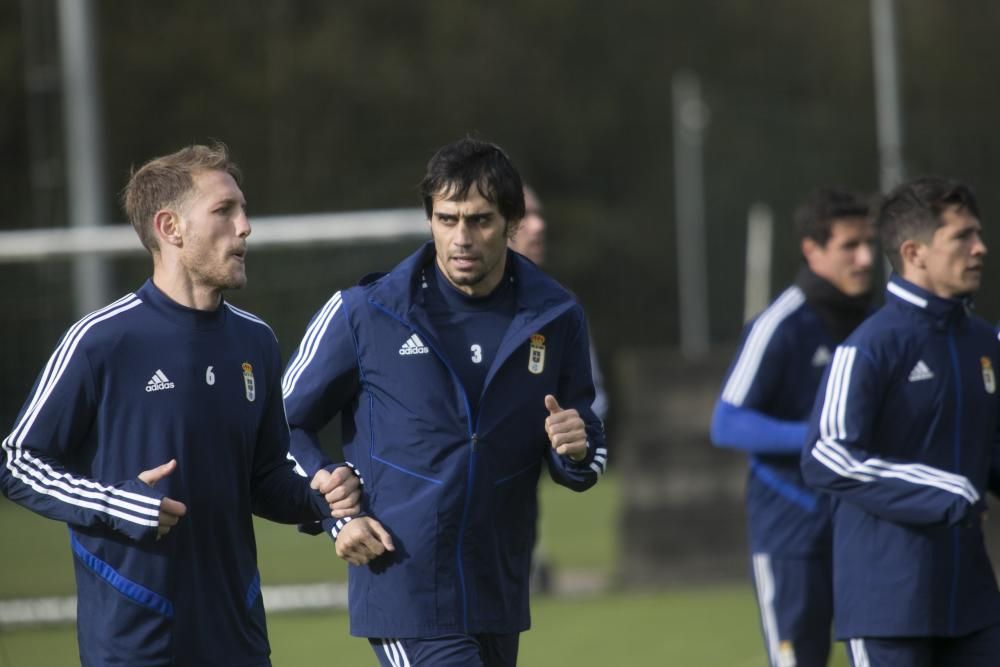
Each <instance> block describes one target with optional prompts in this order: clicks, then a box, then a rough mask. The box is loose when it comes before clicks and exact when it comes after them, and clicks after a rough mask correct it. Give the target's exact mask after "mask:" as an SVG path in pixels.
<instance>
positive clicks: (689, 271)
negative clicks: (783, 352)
mask: <svg viewBox="0 0 1000 667" xmlns="http://www.w3.org/2000/svg"><path fill="white" fill-rule="evenodd" d="M671 88H672V95H673V113H674V199H675V202H676V216H677V268H678V281H677V282H678V287H679V290H680V337H681V354H682V355H683V356H684V358H685V359H690V360H696V359H702V358H704V357H705V356H707V355H708V348H709V345H708V343H709V341H708V333H709V330H708V287H707V284H708V275H707V257H706V253H705V194H704V190H705V188H704V182H703V174H702V136H703V134H704V131H705V127H706V125H707V124H708V110H707V108H706V106H705V104H704V102H703V101H702V98H701V84H700V83H699V81H698V77H697V76H695V75H694V74H693V73H692V72H687V71H682V72H678V73H676V74H675V75H674V77H673V81H672V86H671Z"/></svg>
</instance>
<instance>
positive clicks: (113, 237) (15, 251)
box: [0, 208, 429, 264]
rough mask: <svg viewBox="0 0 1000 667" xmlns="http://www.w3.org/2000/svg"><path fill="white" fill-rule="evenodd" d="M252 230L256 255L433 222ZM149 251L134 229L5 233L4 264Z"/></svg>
mask: <svg viewBox="0 0 1000 667" xmlns="http://www.w3.org/2000/svg"><path fill="white" fill-rule="evenodd" d="M250 224H251V227H252V229H253V231H252V235H251V241H250V245H251V248H253V249H258V248H267V247H280V246H302V245H313V244H327V245H337V244H346V243H358V242H366V241H391V240H405V239H410V238H428V236H429V232H428V228H427V218H426V216H425V214H424V211H423V209H419V208H398V209H382V210H369V211H352V212H345V213H307V214H300V215H275V216H260V217H254V218H252V219H251V221H250ZM145 251H146V250H145V248H143V247H142V244H141V243H139V239H138V237H137V236H136V234H135V230H134V229H132V226H131V225H122V224H112V225H101V226H96V227H49V228H44V229H15V230H9V231H0V264H5V263H6V264H13V263H21V262H35V261H38V260H40V259H53V258H69V257H76V256H80V255H99V256H105V257H109V256H117V255H131V254H140V253H144V252H145Z"/></svg>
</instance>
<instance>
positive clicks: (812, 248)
mask: <svg viewBox="0 0 1000 667" xmlns="http://www.w3.org/2000/svg"><path fill="white" fill-rule="evenodd" d="M821 249H822V246H821V245H820V244H818V243H816V241H815V240H814V239H811V238H809V237H808V236H807V237H806V238H804V239H802V256H803V257H805V259H806V263H807V264H808V263H809V258H810V257H812V256H813V255H814V254H816V252H817V251H818V250H821Z"/></svg>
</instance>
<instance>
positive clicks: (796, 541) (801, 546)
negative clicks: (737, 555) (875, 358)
mask: <svg viewBox="0 0 1000 667" xmlns="http://www.w3.org/2000/svg"><path fill="white" fill-rule="evenodd" d="M795 226H796V231H797V234H798V237H799V247H800V249H801V252H802V259H803V264H802V267H801V268H800V269H799V272H798V275H797V276H796V277H795V282H794V283H793V284H792V285H791V286H790V287H788V289H786V290H785V291H784V292H782V293H781V294H780V295H779V296H778V298H777V299H775V300H774V301H773V302H772V303H771V304H770V305H769V306H768V307H767V308H766V309H765V310H764V311H763V312H762V313H760V315H758V316H757V317H755V318H754V319H753V320H751V321H750V322H749V323H747V325H746V327H745V328H744V331H743V336H742V339H741V341H740V345H739V349H738V350H737V353H736V358H735V359H734V361H733V363H732V366H731V367H730V369H729V372H728V374H727V377H726V380H725V383H724V384H723V388H722V394H721V396H720V397H719V399H718V401H717V402H716V405H715V410H714V414H713V416H712V427H711V438H712V442H713V444H715V445H716V446H717V447H727V448H734V449H740V450H743V451H745V452H747V453H748V454H749V455H750V473H749V477H748V481H747V498H746V508H747V525H748V534H749V539H750V553H751V564H752V573H753V580H754V584H755V587H756V591H757V603H758V607H759V610H760V619H761V628H762V631H763V635H764V643H765V647H766V649H767V654H768V657H769V659H770V663H771V665H772V667H790V666H793V665H794V666H796V667H819V666H821V665H826V664H827V659H828V656H829V653H830V643H831V639H830V628H831V622H832V619H833V599H832V586H833V584H832V577H833V574H832V570H831V529H830V502H829V499H828V498H826V497H825V496H823V495H822V494H817V493H816V492H814V491H812V490H810V489H808V488H806V485H805V482H804V481H803V479H802V474H801V472H800V471H799V457H800V454H801V452H802V449H803V446H804V444H805V436H806V427H807V420H808V418H809V414H810V412H811V410H812V407H813V402H814V400H815V398H816V391H817V389H818V387H819V384H820V380H821V378H822V375H823V372H824V370H825V369H826V367H827V364H828V363H829V362H830V359H831V356H832V350H833V349H834V348H835V347H836V346H837V344H839V343H840V342H841V341H842V340H844V338H846V337H847V335H848V334H849V333H850V332H851V331H853V330H854V328H855V327H857V326H858V325H859V324H861V322H862V321H863V320H864V319H865V317H867V316H868V314H869V313H870V312H871V274H872V269H873V264H874V255H875V253H874V248H873V243H874V238H875V231H874V228H873V226H872V222H871V219H870V217H869V204H868V202H867V201H866V199H864V198H862V197H860V196H858V195H856V194H853V193H850V192H846V191H842V190H836V189H830V188H822V189H818V190H815V191H814V192H812V193H810V194H809V196H808V197H807V198H806V200H805V201H804V202H803V204H802V205H801V206H800V207H799V208H798V209H797V210H796V213H795Z"/></svg>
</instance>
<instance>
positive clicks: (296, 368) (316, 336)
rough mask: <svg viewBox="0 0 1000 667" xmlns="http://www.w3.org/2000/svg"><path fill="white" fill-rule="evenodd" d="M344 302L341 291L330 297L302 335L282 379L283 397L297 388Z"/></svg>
mask: <svg viewBox="0 0 1000 667" xmlns="http://www.w3.org/2000/svg"><path fill="white" fill-rule="evenodd" d="M342 303H343V298H342V297H341V293H340V292H337V293H336V294H334V295H333V296H332V297H330V300H329V301H327V302H326V303H325V304H324V305H323V308H321V309H320V312H319V314H318V315H317V316H316V317H315V318H313V321H312V322H310V323H309V326H308V327H307V328H306V332H305V334H304V335H303V336H302V342H301V343H300V344H299V349H298V350H296V352H295V356H294V357H293V358H292V361H291V363H289V364H288V368H287V369H286V370H285V375H284V377H283V378H282V380H281V391H282V396H283V397H285V398H287V397H288V396H290V395H291V393H292V392H293V391H294V390H295V384H296V383H297V382H298V381H299V378H300V377H301V376H302V373H303V371H305V369H306V367H308V366H309V364H310V363H311V362H312V360H313V358H314V357H315V356H316V351H317V350H318V349H319V342H320V340H322V338H323V335H324V334H325V333H326V330H327V328H328V327H329V326H330V321H331V320H332V319H333V316H334V315H336V314H337V311H339V310H340V306H341V304H342Z"/></svg>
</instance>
